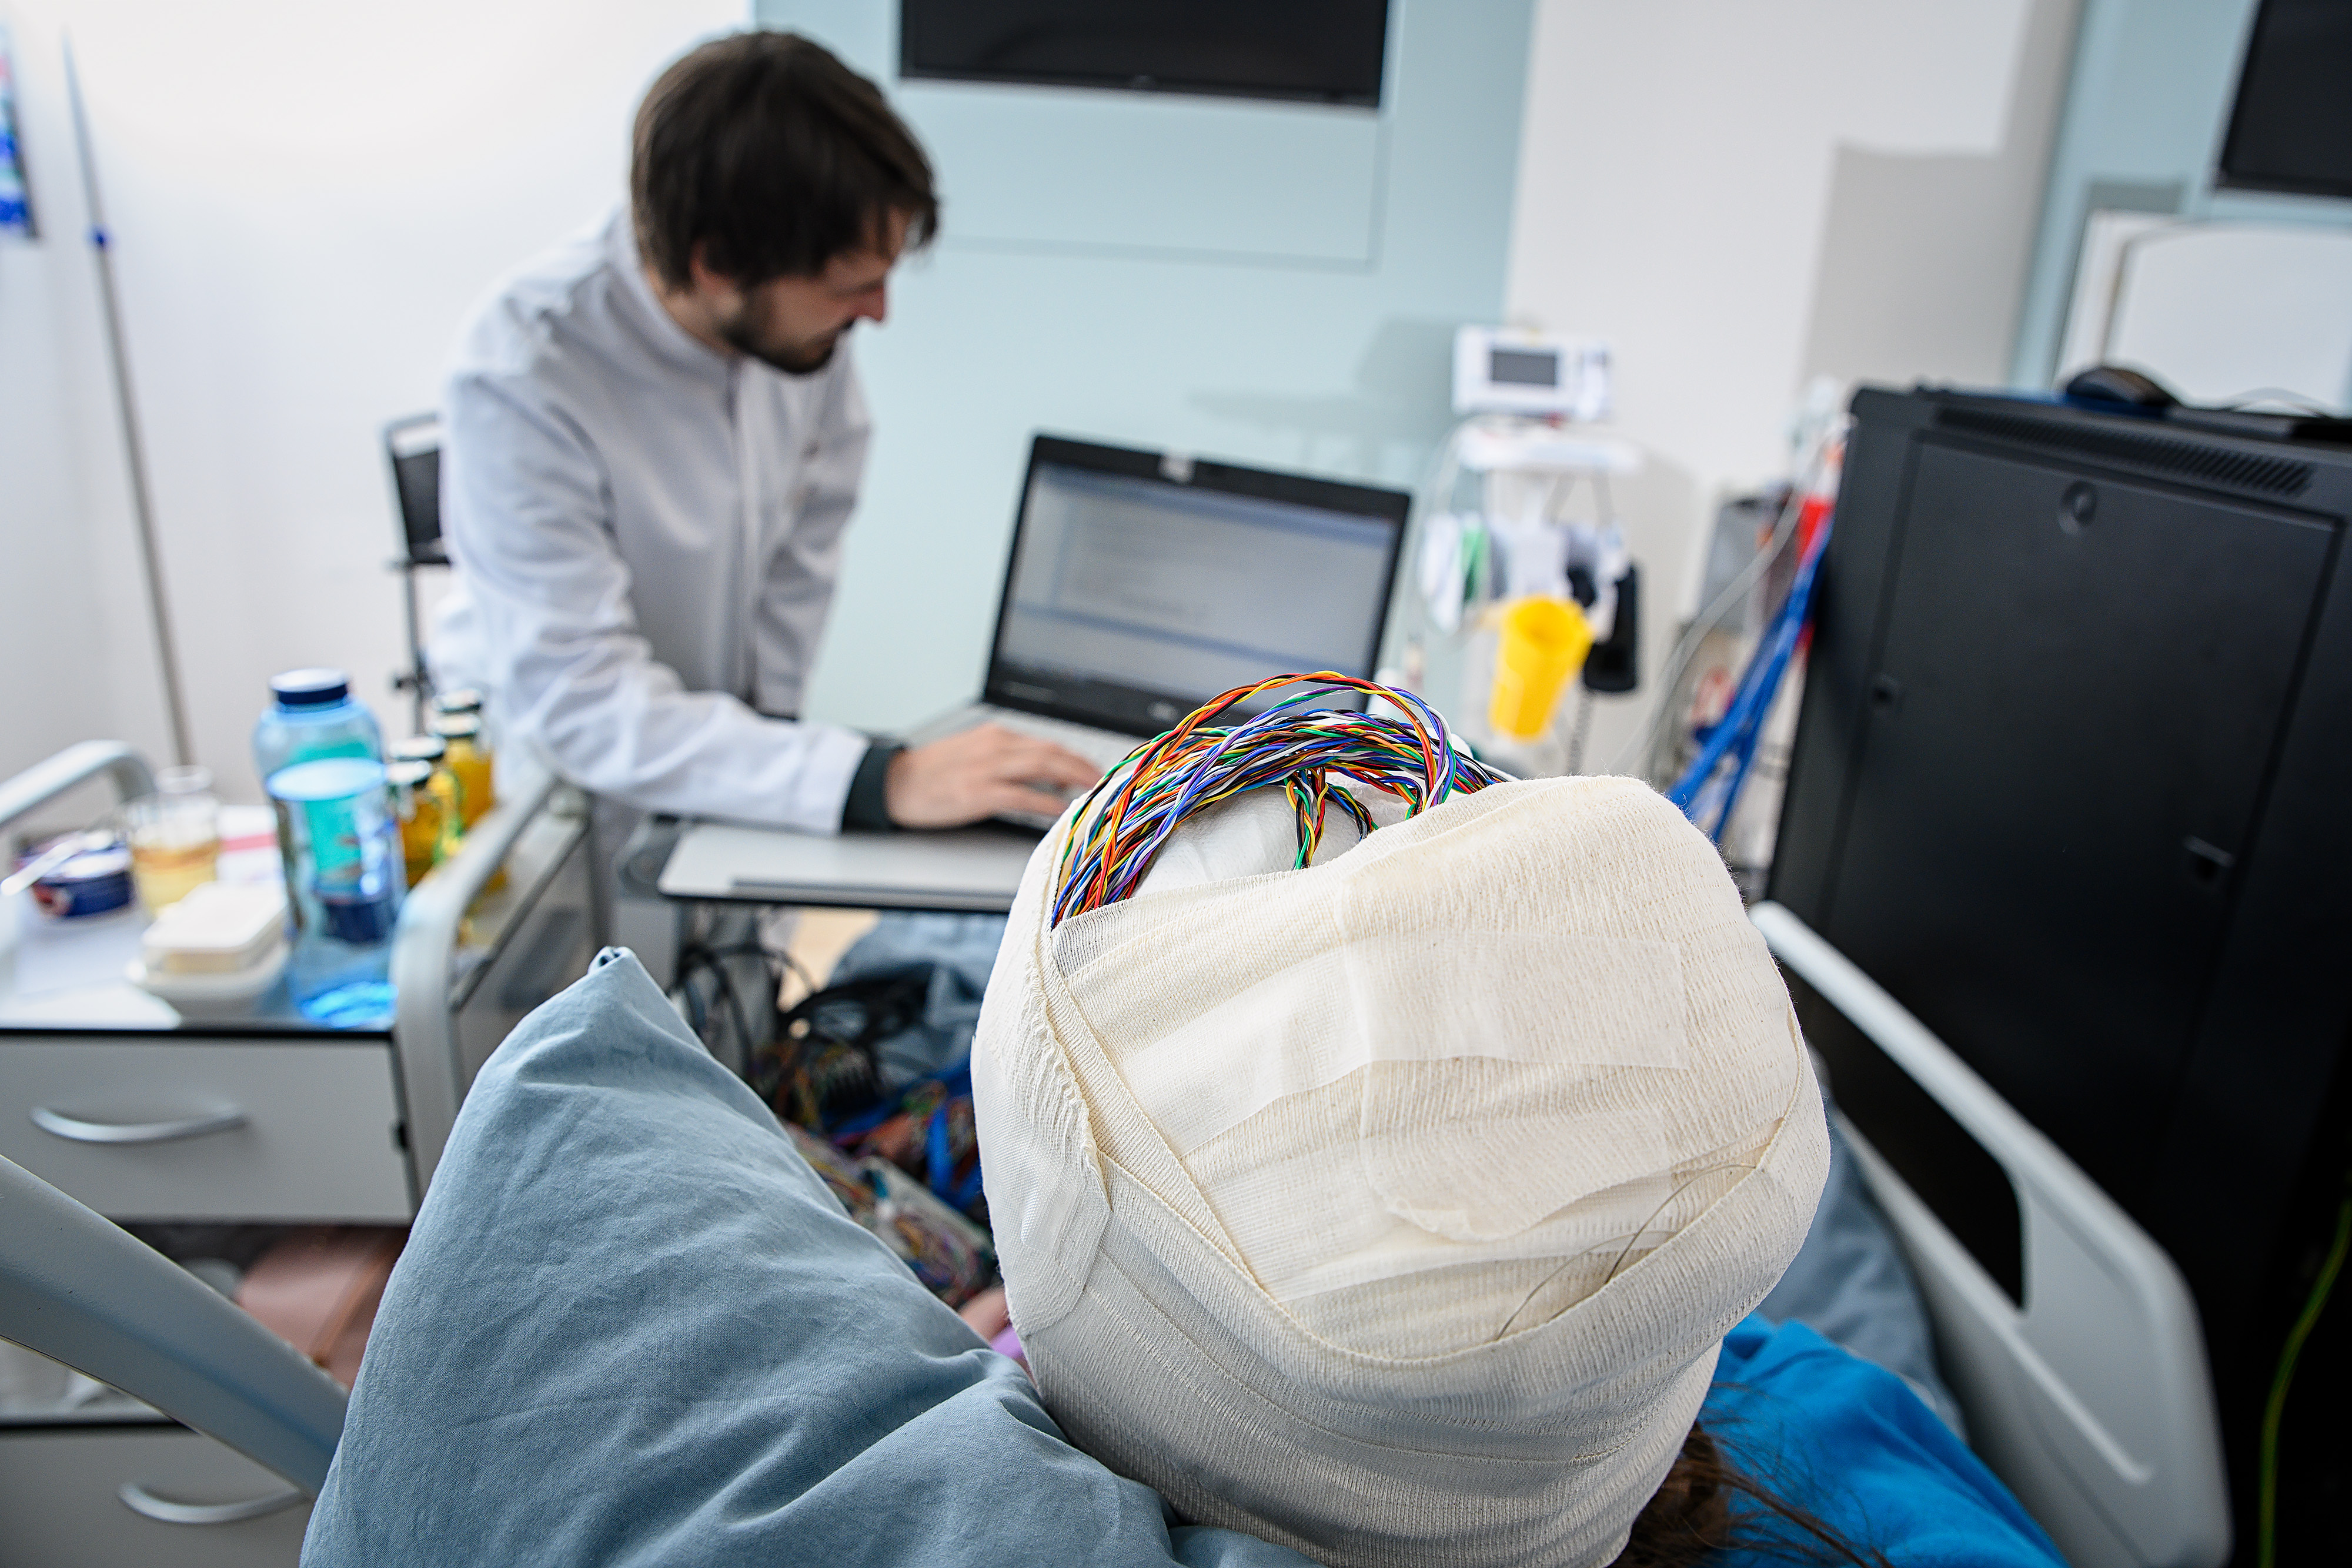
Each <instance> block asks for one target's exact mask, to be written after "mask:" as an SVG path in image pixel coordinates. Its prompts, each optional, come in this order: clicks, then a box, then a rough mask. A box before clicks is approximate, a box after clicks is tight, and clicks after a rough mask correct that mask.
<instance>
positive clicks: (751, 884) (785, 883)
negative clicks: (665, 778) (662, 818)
mask: <svg viewBox="0 0 2352 1568" xmlns="http://www.w3.org/2000/svg"><path fill="white" fill-rule="evenodd" d="M1036 847H1037V838H1036V835H1035V834H1034V833H1030V832H1027V831H1023V830H1020V829H1013V828H999V827H977V828H957V829H952V830H950V831H945V832H902V833H843V834H841V835H839V836H837V837H834V836H828V835H824V834H817V833H794V832H787V831H782V830H781V829H776V828H742V827H731V826H728V825H725V824H721V823H717V822H699V823H697V824H695V825H694V826H693V827H690V828H688V829H687V830H686V831H684V832H683V833H681V834H680V835H679V836H678V840H677V846H676V847H675V848H674V849H672V850H671V851H670V855H669V860H668V862H667V864H665V865H664V866H663V867H662V872H661V876H660V877H659V879H658V881H657V885H658V886H659V887H660V888H661V890H662V892H663V893H665V894H667V895H668V896H670V897H672V898H692V899H732V900H736V901H739V902H741V903H747V904H819V905H832V906H836V907H840V908H845V909H944V910H955V911H962V912H971V913H977V914H986V915H1002V914H1003V913H1004V912H1005V911H1006V910H1008V909H1011V908H1012V907H1013V894H1015V893H1017V892H1019V891H1020V888H1021V873H1022V872H1023V871H1024V870H1025V869H1026V868H1027V866H1028V864H1029V856H1030V853H1031V852H1033V851H1034V850H1035V849H1036Z"/></svg>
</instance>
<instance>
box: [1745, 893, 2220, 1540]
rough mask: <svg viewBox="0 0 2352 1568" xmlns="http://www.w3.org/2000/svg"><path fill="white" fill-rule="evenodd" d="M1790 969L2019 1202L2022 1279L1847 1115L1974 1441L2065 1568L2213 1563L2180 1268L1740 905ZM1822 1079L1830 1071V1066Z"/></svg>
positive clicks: (1793, 932) (2202, 1404)
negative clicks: (2003, 1268)
mask: <svg viewBox="0 0 2352 1568" xmlns="http://www.w3.org/2000/svg"><path fill="white" fill-rule="evenodd" d="M1748 913H1749V918H1750V919H1752V920H1753V921H1754V922H1755V925H1756V927H1757V929H1758V930H1759V932H1761V933H1762V934H1763V936H1764V939H1765V942H1766V943H1767V944H1768V945H1769V946H1770V947H1771V949H1772V954H1773V956H1774V957H1776V958H1778V959H1779V960H1780V964H1781V966H1782V967H1783V968H1784V969H1786V970H1787V971H1788V972H1789V973H1790V975H1792V976H1794V977H1796V978H1797V979H1798V980H1800V981H1801V982H1802V983H1803V984H1804V985H1805V986H1806V987H1809V988H1811V990H1812V992H1813V993H1814V995H1816V996H1818V997H1819V998H1821V999H1822V1001H1823V1002H1825V1003H1827V1004H1828V1005H1829V1006H1830V1007H1831V1008H1832V1009H1835V1011H1836V1012H1837V1013H1838V1014H1840V1015H1841V1016H1843V1019H1845V1021H1846V1022H1848V1023H1850V1024H1852V1025H1853V1027H1854V1028H1855V1029H1856V1030H1859V1031H1860V1033H1861V1035H1862V1037H1863V1039H1864V1040H1866V1041H1867V1042H1868V1044H1869V1045H1871V1046H1874V1047H1875V1048H1876V1050H1877V1051H1879V1052H1880V1053H1882V1054H1883V1056H1884V1057H1885V1059H1886V1060H1887V1061H1888V1062H1890V1063H1891V1064H1892V1065H1893V1066H1894V1067H1895V1068H1898V1069H1900V1071H1901V1073H1902V1074H1903V1076H1904V1077H1905V1078H1906V1080H1907V1081H1908V1082H1909V1083H1910V1084H1913V1085H1916V1087H1917V1089H1919V1090H1921V1091H1924V1092H1926V1094H1927V1096H1928V1097H1929V1098H1931V1099H1932V1100H1933V1101H1934V1103H1935V1104H1936V1105H1937V1107H1940V1109H1941V1111H1942V1113H1944V1114H1945V1115H1947V1116H1948V1117H1949V1118H1950V1119H1951V1121H1952V1122H1954V1123H1957V1124H1958V1129H1959V1130H1960V1131H1961V1132H1962V1133H1964V1134H1966V1135H1967V1136H1968V1137H1969V1139H1972V1140H1973V1141H1974V1143H1975V1144H1976V1145H1978V1146H1979V1147H1980V1148H1981V1149H1982V1150H1983V1151H1984V1153H1985V1154H1987V1155H1990V1156H1991V1158H1992V1160H1993V1161H1994V1162H1995V1163H1996V1164H1997V1165H1998V1166H1999V1168H2000V1176H2004V1177H2006V1179H2007V1182H2008V1185H2009V1186H2010V1188H2011V1191H2012V1192H2013V1194H2014V1197H2015V1201H2016V1207H2017V1221H2018V1237H2019V1242H2020V1248H2019V1249H2020V1251H2021V1258H2020V1259H2019V1260H2018V1261H2019V1265H2020V1280H2019V1281H2018V1282H2019V1284H2020V1286H2021V1289H2019V1290H2018V1291H2017V1292H2016V1294H2015V1295H2014V1296H2012V1294H2011V1290H2010V1289H2009V1288H2008V1287H2007V1286H2005V1285H2004V1284H2003V1283H2002V1282H2001V1281H1999V1280H1996V1279H1995V1277H1994V1275H1993V1273H1992V1272H1991V1271H1990V1270H1988V1269H1987V1268H1986V1266H1985V1264H1984V1263H1983V1262H1982V1261H1980V1260H1979V1257H1978V1255H1977V1253H1976V1252H1975V1251H1973V1250H1972V1249H1971V1248H1970V1247H1969V1245H1968V1244H1967V1243H1966V1242H1964V1241H1963V1240H1962V1239H1961V1238H1960V1236H1959V1235H1958V1234H1956V1233H1955V1228H1954V1226H1952V1225H1949V1224H1948V1223H1947V1222H1946V1216H1944V1215H1942V1214H1939V1213H1938V1212H1937V1209H1936V1208H1935V1207H1931V1206H1930V1205H1929V1203H1928V1202H1927V1199H1925V1198H1924V1197H1922V1196H1921V1195H1920V1193H1919V1192H1918V1191H1917V1190H1916V1188H1915V1187H1914V1186H1913V1185H1912V1184H1911V1183H1910V1182H1908V1181H1906V1179H1905V1178H1904V1177H1903V1176H1901V1175H1899V1174H1897V1172H1896V1169H1895V1163H1894V1162H1893V1161H1891V1160H1890V1158H1889V1157H1888V1155H1889V1154H1890V1152H1891V1153H1898V1154H1899V1153H1901V1152H1902V1151H1899V1150H1895V1149H1894V1148H1893V1146H1892V1145H1890V1148H1889V1150H1881V1149H1880V1148H1878V1147H1877V1146H1876V1145H1874V1144H1873V1143H1872V1142H1871V1140H1870V1138H1869V1137H1868V1136H1867V1135H1866V1134H1864V1132H1863V1130H1862V1129H1861V1128H1859V1127H1857V1126H1856V1125H1855V1124H1854V1122H1853V1118H1852V1117H1851V1116H1849V1115H1847V1114H1846V1113H1845V1107H1844V1104H1843V1098H1844V1097H1843V1095H1842V1096H1841V1100H1842V1104H1841V1111H1840V1114H1839V1118H1838V1120H1839V1125H1840V1128H1841V1130H1842V1131H1843V1132H1844V1133H1845V1134H1846V1135H1847V1137H1848V1138H1849V1139H1851V1140H1852V1142H1853V1148H1854V1153H1855V1156H1856V1160H1857V1163H1858V1164H1859V1165H1860V1166H1861V1167H1862V1171H1863V1176H1864V1181H1865V1182H1867V1184H1868V1185H1869V1187H1870V1190H1871V1194H1872V1196H1873V1197H1875V1198H1876V1199H1877V1200H1878V1203H1879V1206H1880V1207H1882V1208H1883V1209H1885V1211H1886V1216H1887V1218H1888V1219H1889V1220H1890V1221H1891V1222H1892V1223H1893V1225H1894V1228H1895V1236H1896V1239H1897V1240H1898V1241H1899V1243H1900V1244H1901V1246H1902V1247H1903V1249H1904V1251H1905V1253H1906V1256H1907V1257H1908V1258H1909V1260H1910V1262H1911V1266H1912V1269H1913V1271H1914V1272H1915V1273H1916V1275H1917V1277H1918V1281H1919V1286H1920V1292H1921V1294H1922V1295H1923V1296H1924V1297H1925V1298H1926V1301H1927V1314H1928V1318H1929V1320H1930V1322H1932V1324H1933V1326H1934V1330H1935V1337H1936V1350H1937V1360H1938V1362H1939V1363H1940V1364H1941V1370H1942V1372H1943V1375H1944V1380H1945V1382H1946V1383H1947V1384H1948V1385H1950V1387H1951V1390H1952V1393H1953V1396H1954V1397H1955V1398H1957V1399H1958V1401H1959V1404H1960V1409H1961V1413H1962V1415H1963V1416H1965V1417H1966V1419H1967V1422H1968V1427H1969V1443H1970V1446H1971V1447H1973V1448H1975V1449H1976V1451H1977V1453H1978V1454H1979V1456H1980V1457H1981V1458H1983V1459H1984V1461H1985V1463H1986V1464H1987V1465H1989V1466H1990V1467H1991V1469H1992V1470H1993V1472H1994V1473H1995V1474H1997V1475H1999V1476H2000V1479H2002V1480H2004V1481H2006V1482H2007V1483H2008V1484H2009V1487H2010V1490H2011V1491H2013V1492H2015V1493H2016V1494H2017V1496H2018V1500H2020V1501H2021V1502H2022V1503H2024V1505H2025V1507H2026V1509H2027V1510H2028V1511H2030V1512H2031V1513H2032V1515H2033V1516H2034V1518H2035V1519H2036V1520H2038V1521H2040V1522H2041V1524H2042V1528H2044V1529H2045V1530H2047V1531H2049V1532H2050V1535H2051V1537H2052V1539H2053V1540H2054V1541H2055V1542H2057V1543H2058V1546H2059V1549H2060V1550H2061V1551H2063V1552H2064V1553H2065V1555H2066V1559H2067V1561H2068V1562H2069V1563H2073V1564H2074V1568H2214V1565H2216V1564H2218V1563H2221V1562H2223V1561H2224V1560H2225V1559H2227V1558H2228V1556H2229V1554H2230V1544H2231V1529H2230V1505H2229V1487H2228V1480H2227V1473H2226V1471H2225V1469H2223V1463H2222V1457H2221V1427H2220V1422H2219V1419H2218V1417H2217V1416H2216V1415H2215V1411H2214V1403H2213V1392H2212V1380H2211V1376H2210V1373H2209V1371H2208V1369H2207V1365H2206V1360H2205V1341H2204V1334H2203V1331H2202V1329H2201V1327H2200V1320H2199V1318H2198V1314H2197V1308H2196V1304H2195V1301H2194V1300H2193V1298H2191V1296H2190V1295H2189V1287H2188V1284H2187V1282H2186V1281H2184V1280H2183V1279H2182V1278H2181V1275H2180V1270H2179V1268H2178V1267H2177V1266H2176V1265H2175V1264H2174V1263H2173V1261H2172V1260H2171V1258H2170V1257H2169V1256H2168V1255H2167V1254H2166V1253H2165V1251H2164V1249H2162V1248H2160V1247H2158V1245H2157V1244H2156V1242H2155V1241H2154V1240H2153V1239H2150V1238H2149V1236H2148V1235H2147V1232H2146V1231H2145V1230H2143V1229H2141V1228H2140V1227H2139V1226H2138V1225H2137V1223H2136V1222H2135V1221H2133V1219H2132V1218H2131V1217H2130V1216H2128V1215H2127V1214H2126V1213H2125V1212H2124V1210H2123V1208H2122V1207H2121V1206H2120V1205H2119V1204H2117V1203H2116V1201H2115V1200H2114V1199H2113V1198H2111V1197H2108V1196H2107V1194H2106V1193H2105V1191H2104V1190H2102V1189H2101V1188H2100V1187H2099V1186H2098V1184H2096V1183H2095V1182H2094V1181H2092V1180H2091V1178H2090V1177H2089V1176H2085V1175H2084V1173H2083V1171H2082V1169H2081V1167H2079V1166H2076V1165H2075V1164H2074V1161H2072V1160H2071V1159H2069V1158H2067V1157H2066V1155H2064V1154H2063V1153H2061V1152H2060V1150H2059V1148H2058V1146H2057V1145H2055V1144H2053V1143H2052V1142H2051V1141H2050V1139H2049V1138H2048V1137H2047V1136H2045V1135H2044V1134H2042V1133H2041V1132H2040V1131H2039V1130H2038V1129H2036V1128H2035V1127H2034V1126H2033V1125H2032V1124H2031V1123H2029V1122H2028V1121H2026V1119H2025V1118H2024V1117H2023V1116H2021V1115H2020V1114H2019V1113H2017V1111H2016V1110H2015V1108H2014V1107H2012V1106H2011V1104H2010V1103H2008V1102H2007V1101H2006V1100H2004V1099H2002V1098H2001V1097H2000V1094H1999V1093H1998V1092H1995V1091H1994V1089H1993V1088H1992V1086H1991V1085H1990V1084H1989V1083H1987V1082H1985V1081H1984V1080H1983V1079H1982V1078H1980V1077H1979V1076H1978V1075H1977V1073H1976V1071H1975V1070H1974V1069H1972V1068H1970V1067H1969V1065H1968V1064H1967V1063H1966V1062H1965V1061H1961V1060H1960V1058H1959V1057H1958V1055H1957V1054H1955V1053H1954V1052H1953V1051H1952V1049H1951V1048H1950V1047H1949V1046H1948V1045H1946V1044H1945V1043H1944V1042H1943V1041H1942V1040H1938V1039H1937V1037H1936V1036H1935V1035H1934V1034H1933V1033H1932V1032H1930V1031H1929V1030H1928V1029H1927V1026H1926V1025H1924V1024H1922V1023H1921V1022H1920V1021H1919V1020H1918V1019H1916V1018H1914V1017H1913V1016H1912V1015H1911V1014H1910V1013H1909V1012H1908V1011H1906V1009H1904V1008H1903V1006H1902V1005H1901V1004H1900V1003H1898V1002H1897V1001H1895V998H1893V997H1891V996H1889V995H1888V994H1887V993H1886V991H1885V989H1884V988H1881V987H1880V986H1879V985H1878V984H1877V983H1876V982H1875V981H1874V980H1873V979H1871V977H1869V976H1868V975H1866V974H1864V972H1863V971H1862V970H1861V968H1859V967H1857V966H1856V965H1855V964H1854V963H1853V961H1852V960H1851V959H1849V958H1847V957H1846V956H1844V955H1843V954H1842V953H1840V952H1839V951H1838V950H1837V949H1836V948H1834V947H1832V946H1831V945H1830V944H1829V943H1828V942H1827V941H1826V940H1824V939H1823V938H1822V936H1820V935H1818V934H1817V933H1815V932H1814V931H1813V930H1812V929H1811V927H1810V926H1808V925H1805V924H1804V922H1803V921H1801V920H1800V919H1798V917H1797V916H1796V915H1793V914H1791V913H1790V911H1789V910H1788V909H1786V908H1784V907H1782V906H1781V905H1780V904H1771V903H1764V904H1758V905H1756V906H1755V907H1754V908H1753V909H1752V910H1750V911H1749V912H1748ZM1832 1068H1833V1070H1834V1068H1835V1063H1834V1062H1833V1063H1832Z"/></svg>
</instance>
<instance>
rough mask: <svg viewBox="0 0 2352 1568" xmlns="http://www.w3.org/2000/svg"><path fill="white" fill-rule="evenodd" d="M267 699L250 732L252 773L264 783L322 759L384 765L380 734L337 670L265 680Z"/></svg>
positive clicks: (294, 673)
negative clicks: (285, 770) (296, 766)
mask: <svg viewBox="0 0 2352 1568" xmlns="http://www.w3.org/2000/svg"><path fill="white" fill-rule="evenodd" d="M269 695H270V704H269V706H268V708H266V709H264V710H263V711H262V715H261V717H260V719H259V720H258V721H257V723H256V724H255V725H254V727H253V768H254V771H255V772H256V773H257V774H258V775H260V777H261V778H262V779H264V780H267V779H268V778H269V776H270V775H271V774H273V773H275V772H277V771H278V769H280V768H290V767H292V766H293V765H294V764H296V763H297V762H315V761H317V760H318V759H320V758H325V757H357V758H364V759H366V760H368V761H370V762H382V761H383V729H382V728H381V727H378V726H377V724H376V722H375V715H373V714H372V713H370V712H368V710H367V709H366V708H364V707H362V706H360V704H359V702H358V701H357V700H356V699H354V698H353V697H352V678H351V677H350V676H349V675H347V674H343V672H342V671H341V670H289V671H287V672H286V673H285V674H282V675H278V676H277V677H275V678H273V679H272V680H271V681H270V683H269Z"/></svg>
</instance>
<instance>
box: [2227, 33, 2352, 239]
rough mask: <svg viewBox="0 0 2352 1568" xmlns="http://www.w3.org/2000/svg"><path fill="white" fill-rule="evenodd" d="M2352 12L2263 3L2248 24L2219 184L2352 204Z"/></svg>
mask: <svg viewBox="0 0 2352 1568" xmlns="http://www.w3.org/2000/svg"><path fill="white" fill-rule="evenodd" d="M2347 82H2352V5H2347V4H2346V0H2263V7H2262V10H2261V12H2260V13H2259V14H2258V15H2257V16H2255V17H2254V30H2253V36H2252V38H2251V39H2250V40H2249V41H2248V43H2247V45H2246V62H2245V66H2244V68H2243V70H2242V72H2241V74H2240V75H2239V78H2238V99H2237V103H2236V105H2235V107H2234V108H2232V109H2231V111H2230V135H2229V139H2228V140H2227V141H2224V142H2223V143H2222V146H2221V184H2222V185H2223V186H2225V187H2235V188H2237V189H2240V190H2249V191H2287V192H2293V193H2298V194H2302V195H2311V196H2352V89H2347V85H2346V84H2347Z"/></svg>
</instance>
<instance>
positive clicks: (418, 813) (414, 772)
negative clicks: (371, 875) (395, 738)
mask: <svg viewBox="0 0 2352 1568" xmlns="http://www.w3.org/2000/svg"><path fill="white" fill-rule="evenodd" d="M440 763H441V742H440V741H439V740H438V739H436V737H432V736H420V737H417V738H416V739H415V740H409V741H403V742H401V743H400V744H399V745H397V746H395V747H393V760H392V762H391V763H390V764H388V765H387V766H386V767H385V768H384V773H383V776H384V783H385V785H386V787H387V788H389V789H391V791H392V809H393V815H394V816H395V817H397V818H398V819H399V821H400V852H401V859H402V860H403V862H404V863H405V865H406V869H407V873H408V885H409V886H411V887H415V885H416V884H417V883H420V882H423V881H424V880H425V875H426V873H429V872H431V871H432V869H433V868H434V867H435V866H436V865H439V864H440V863H441V862H443V861H445V860H446V859H448V858H449V856H450V855H451V854H452V853H454V852H456V850H457V820H458V811H457V780H456V779H453V778H451V777H450V775H449V772H448V770H447V769H446V768H443V767H442V766H441V765H440Z"/></svg>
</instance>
